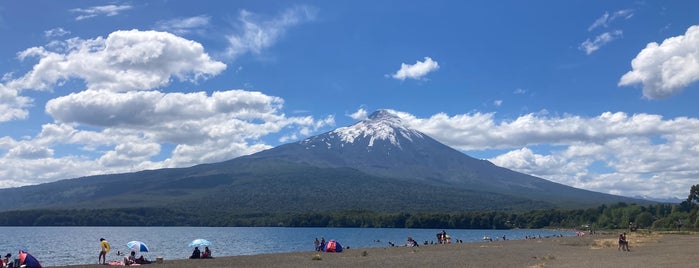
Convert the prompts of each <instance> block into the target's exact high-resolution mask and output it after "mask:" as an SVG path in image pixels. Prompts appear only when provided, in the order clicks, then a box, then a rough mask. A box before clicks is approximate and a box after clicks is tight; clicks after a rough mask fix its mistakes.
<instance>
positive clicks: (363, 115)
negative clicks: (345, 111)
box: [349, 108, 369, 120]
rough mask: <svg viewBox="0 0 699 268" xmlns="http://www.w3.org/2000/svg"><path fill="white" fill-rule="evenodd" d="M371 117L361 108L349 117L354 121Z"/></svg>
mask: <svg viewBox="0 0 699 268" xmlns="http://www.w3.org/2000/svg"><path fill="white" fill-rule="evenodd" d="M368 116H369V113H368V112H367V111H366V109H364V108H359V109H358V110H357V111H356V112H354V113H352V114H350V115H349V117H350V118H352V119H354V120H364V119H366V118H367V117H368Z"/></svg>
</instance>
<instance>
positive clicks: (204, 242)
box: [189, 238, 211, 247]
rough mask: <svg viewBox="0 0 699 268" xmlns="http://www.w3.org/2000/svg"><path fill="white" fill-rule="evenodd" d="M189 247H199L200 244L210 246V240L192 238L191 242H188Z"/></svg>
mask: <svg viewBox="0 0 699 268" xmlns="http://www.w3.org/2000/svg"><path fill="white" fill-rule="evenodd" d="M189 246H190V247H201V246H211V242H209V240H206V239H201V238H200V239H194V240H192V242H189Z"/></svg>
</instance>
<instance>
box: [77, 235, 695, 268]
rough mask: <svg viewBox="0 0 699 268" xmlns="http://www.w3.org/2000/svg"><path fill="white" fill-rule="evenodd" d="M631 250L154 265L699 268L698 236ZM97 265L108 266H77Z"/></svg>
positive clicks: (505, 244) (555, 243)
mask: <svg viewBox="0 0 699 268" xmlns="http://www.w3.org/2000/svg"><path fill="white" fill-rule="evenodd" d="M628 240H629V241H630V249H631V251H629V252H625V251H619V250H617V243H616V241H617V240H616V235H595V236H585V237H561V238H544V239H532V240H510V241H494V242H478V243H463V244H447V245H421V246H419V247H386V248H357V249H354V248H352V249H345V250H344V251H343V252H342V253H316V252H310V251H309V252H294V253H279V254H262V255H251V256H234V257H217V258H215V259H201V260H188V259H186V260H164V262H163V263H162V264H149V265H146V267H151V268H180V267H182V268H185V267H187V268H191V267H202V268H205V267H616V268H618V267H697V265H699V254H697V253H699V235H681V234H636V233H632V234H629V236H628ZM65 267H73V268H96V267H105V266H104V265H98V264H91V265H72V266H65Z"/></svg>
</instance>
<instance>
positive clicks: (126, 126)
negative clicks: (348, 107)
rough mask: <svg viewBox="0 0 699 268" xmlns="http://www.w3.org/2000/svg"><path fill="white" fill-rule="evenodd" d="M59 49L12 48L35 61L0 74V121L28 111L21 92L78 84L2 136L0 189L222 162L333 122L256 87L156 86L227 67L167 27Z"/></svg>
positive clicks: (198, 77)
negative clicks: (37, 125) (17, 134)
mask: <svg viewBox="0 0 699 268" xmlns="http://www.w3.org/2000/svg"><path fill="white" fill-rule="evenodd" d="M56 47H60V49H59V50H58V51H55V50H54V51H52V50H51V48H46V47H34V48H29V49H26V50H24V51H21V52H20V53H18V58H19V59H20V60H23V61H29V60H32V59H35V60H36V61H37V63H36V64H35V65H34V66H33V67H32V68H31V69H30V70H29V71H28V72H26V73H25V74H23V75H20V76H19V77H17V78H14V77H13V75H11V74H6V75H5V76H4V77H3V80H2V81H3V83H2V84H0V120H2V121H8V120H13V119H19V118H23V117H26V116H27V114H28V111H27V109H28V108H29V107H30V106H31V105H33V104H32V99H30V98H28V97H23V96H21V95H20V93H22V92H23V91H26V90H35V91H40V90H53V89H54V87H58V88H60V89H65V88H66V87H67V86H65V85H64V84H65V83H66V81H69V80H72V81H73V82H75V81H84V83H85V88H84V89H83V90H76V89H74V88H73V89H71V90H72V93H69V94H63V95H60V93H57V94H59V96H57V97H54V98H53V99H50V100H48V101H47V102H46V104H45V112H46V114H47V115H48V116H50V117H51V118H52V119H53V122H50V123H45V124H44V125H43V126H41V131H40V132H39V133H38V134H37V135H36V136H33V137H30V136H26V137H23V138H22V139H21V140H15V139H14V138H11V137H7V136H6V137H0V166H3V167H7V168H3V169H1V170H0V187H12V186H21V185H26V184H36V183H42V182H49V181H54V180H57V179H66V178H73V177H79V176H87V175H95V174H104V173H119V172H131V171H138V170H143V169H156V168H165V167H184V166H191V165H195V164H200V163H207V162H216V161H223V160H227V159H231V158H234V157H237V156H241V155H246V154H251V153H254V152H257V151H260V150H264V149H268V148H270V147H271V146H270V145H269V144H267V142H266V141H265V139H266V137H268V136H270V135H271V134H276V133H278V132H280V131H281V130H282V129H283V130H284V131H285V133H288V134H287V135H288V137H299V136H302V137H305V136H307V135H309V134H310V133H313V132H315V131H317V130H318V129H321V128H324V127H327V126H332V125H334V123H335V122H334V118H333V117H332V116H328V117H325V118H319V119H316V118H313V117H311V116H287V115H285V114H284V113H283V112H282V108H283V104H284V100H283V99H281V98H279V97H276V96H270V95H266V94H264V93H261V92H257V91H247V90H241V89H225V90H215V89H213V90H208V91H199V92H163V91H161V90H160V89H161V88H162V87H165V86H167V85H169V83H170V81H171V80H172V79H179V80H180V81H183V82H192V83H196V82H197V81H201V80H204V79H207V78H209V77H212V76H215V75H218V74H220V73H221V72H223V71H224V70H225V68H226V65H225V64H223V63H221V62H218V61H215V60H212V59H211V58H210V57H209V56H208V54H207V53H205V52H204V49H203V47H202V46H201V45H200V44H199V43H197V42H194V41H190V40H186V39H184V38H181V37H178V36H175V35H173V34H170V33H165V32H157V31H138V30H131V31H117V32H114V33H112V34H110V35H109V36H108V37H107V38H102V37H98V38H95V39H88V40H83V39H78V38H72V39H68V40H65V41H62V42H61V44H60V46H56ZM76 84H78V83H71V85H70V86H71V87H75V85H76ZM166 145H167V146H166Z"/></svg>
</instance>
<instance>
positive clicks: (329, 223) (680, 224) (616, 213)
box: [0, 184, 699, 229]
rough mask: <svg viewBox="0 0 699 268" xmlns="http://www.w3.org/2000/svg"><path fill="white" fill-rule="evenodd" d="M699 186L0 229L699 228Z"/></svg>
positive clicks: (90, 215) (69, 214)
mask: <svg viewBox="0 0 699 268" xmlns="http://www.w3.org/2000/svg"><path fill="white" fill-rule="evenodd" d="M698 211H699V184H698V185H694V186H692V188H691V189H690V194H689V196H688V198H687V200H685V201H683V202H682V203H680V204H652V205H647V206H641V205H637V204H626V203H617V204H614V205H601V206H598V207H596V208H589V209H573V210H561V209H546V210H532V211H527V212H519V213H514V212H500V211H486V212H474V211H467V212H454V213H429V212H413V213H408V212H397V213H383V212H373V211H368V210H347V211H336V212H327V213H315V212H313V213H248V214H239V213H235V212H225V211H223V212H222V211H220V210H210V211H207V210H191V209H187V208H156V207H147V208H114V209H98V210H92V209H42V210H21V211H6V212H2V213H0V225H1V226H250V227H272V226H274V227H277V226H280V227H366V228H439V229H442V228H445V229H446V228H448V229H512V228H527V229H529V228H531V229H537V228H569V229H580V228H596V229H619V228H653V229H699V218H698V217H697V212H698Z"/></svg>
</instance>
